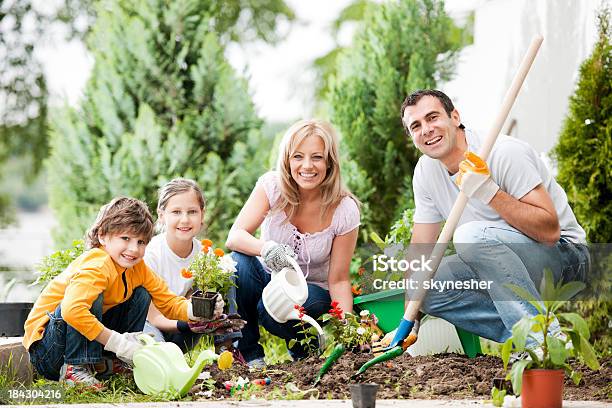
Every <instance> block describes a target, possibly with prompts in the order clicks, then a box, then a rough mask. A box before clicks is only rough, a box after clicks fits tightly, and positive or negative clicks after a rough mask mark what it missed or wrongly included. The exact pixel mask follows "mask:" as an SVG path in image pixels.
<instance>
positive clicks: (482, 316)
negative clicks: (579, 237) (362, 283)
mask: <svg viewBox="0 0 612 408" xmlns="http://www.w3.org/2000/svg"><path fill="white" fill-rule="evenodd" d="M453 242H454V243H455V249H456V254H455V255H451V256H446V257H444V258H443V260H442V262H441V263H440V266H439V267H438V270H437V272H436V275H435V277H434V280H435V281H464V280H470V279H476V280H481V281H492V282H493V283H492V285H491V286H490V288H489V289H486V290H446V291H443V292H439V291H437V290H429V291H428V293H427V297H426V298H425V301H424V303H423V307H422V310H423V312H424V313H427V314H430V315H433V316H437V317H441V318H443V319H445V320H447V321H449V322H451V323H453V324H454V325H455V326H457V327H460V328H462V329H465V330H467V331H470V332H472V333H475V334H477V335H479V336H481V337H485V338H487V339H491V340H494V341H497V342H504V341H505V340H506V339H508V337H510V335H511V330H512V326H513V325H514V324H515V323H516V322H518V321H519V320H520V319H521V318H522V317H523V316H534V315H535V314H537V310H536V309H535V307H533V306H532V305H531V304H530V303H528V302H527V301H526V300H524V299H521V298H520V297H519V296H518V295H516V294H515V293H514V292H513V291H512V290H511V289H510V288H508V287H506V286H505V285H504V284H506V283H511V284H514V285H518V286H520V287H522V288H523V289H525V290H527V292H529V293H530V294H531V295H533V296H534V298H535V299H541V296H540V294H539V292H538V290H537V288H539V285H540V282H541V280H542V277H543V271H544V268H550V269H551V270H552V272H553V275H554V277H555V282H558V281H560V280H563V281H565V282H568V281H572V280H579V281H585V279H586V271H587V269H588V265H589V255H588V250H587V248H586V246H584V245H576V244H569V243H568V242H567V241H565V240H564V239H563V238H562V239H561V240H560V241H559V242H558V243H557V244H555V245H554V246H552V247H549V246H545V245H542V244H539V243H537V242H536V241H534V240H532V239H531V238H529V237H527V236H526V235H524V234H523V233H521V232H520V231H518V230H517V229H515V228H513V227H511V226H509V225H508V224H506V223H492V222H486V221H474V222H469V223H466V224H463V225H462V226H460V227H459V228H457V230H456V231H455V234H454V237H453ZM552 330H553V331H555V330H557V331H558V327H557V328H556V329H555V327H553V328H552ZM529 342H530V343H532V344H533V342H534V340H531V339H530V341H529Z"/></svg>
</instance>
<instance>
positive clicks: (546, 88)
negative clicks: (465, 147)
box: [441, 0, 601, 153]
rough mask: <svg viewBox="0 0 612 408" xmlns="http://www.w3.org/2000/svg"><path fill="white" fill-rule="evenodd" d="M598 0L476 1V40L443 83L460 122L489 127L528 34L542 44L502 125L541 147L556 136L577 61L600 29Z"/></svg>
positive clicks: (572, 86)
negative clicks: (454, 73) (538, 36)
mask: <svg viewBox="0 0 612 408" xmlns="http://www.w3.org/2000/svg"><path fill="white" fill-rule="evenodd" d="M600 1H601V0H580V1H578V0H489V1H481V2H479V3H477V4H475V6H474V7H475V9H474V12H475V22H474V44H473V45H471V46H469V47H466V48H465V49H464V50H463V51H462V53H461V55H460V59H459V63H458V66H457V75H456V77H455V78H454V79H453V80H452V81H450V82H449V83H447V84H443V85H442V87H441V88H442V89H443V90H444V91H445V92H447V93H448V94H449V96H451V98H453V100H454V101H455V104H456V106H457V109H458V110H459V113H460V114H461V117H462V120H463V122H464V123H465V124H466V125H467V126H469V127H473V128H477V129H482V130H483V131H485V132H486V131H488V130H489V128H490V126H491V125H492V123H493V121H494V120H495V117H496V116H497V113H498V110H499V109H500V107H501V103H502V100H503V97H504V95H505V93H506V91H507V89H508V87H509V86H510V83H511V81H512V79H513V78H514V75H515V73H516V70H517V68H518V66H519V64H520V62H521V60H522V58H523V56H524V54H525V52H526V50H527V48H528V46H529V44H530V42H531V40H532V39H533V38H534V37H535V36H536V35H537V34H541V35H542V36H543V37H544V42H543V44H542V47H541V49H540V51H539V53H538V55H537V57H536V60H535V62H534V64H533V66H532V68H531V71H530V72H529V75H528V76H527V79H526V81H525V83H524V84H523V88H522V89H521V92H520V93H519V96H518V98H517V99H516V101H515V104H514V107H513V109H512V111H511V112H510V115H509V117H508V120H507V121H506V124H505V125H504V128H503V129H504V130H507V129H508V125H509V124H510V123H512V122H513V120H514V124H515V126H514V129H513V131H512V135H514V136H516V137H518V138H519V139H522V140H525V141H527V142H529V143H530V144H531V145H532V146H533V147H534V148H535V149H536V150H537V151H538V152H541V153H544V152H548V151H549V150H550V149H551V148H552V147H553V146H554V145H555V143H556V141H557V138H558V135H559V131H560V129H561V126H562V124H563V120H564V118H565V115H566V113H567V106H568V98H569V96H570V95H571V94H572V93H573V91H574V89H575V85H576V80H577V78H578V69H579V67H580V64H581V63H582V61H583V60H584V59H585V58H587V57H588V55H589V54H590V52H591V51H592V48H593V44H594V43H595V40H596V35H597V26H596V24H597V20H596V11H597V9H598V6H599V5H600Z"/></svg>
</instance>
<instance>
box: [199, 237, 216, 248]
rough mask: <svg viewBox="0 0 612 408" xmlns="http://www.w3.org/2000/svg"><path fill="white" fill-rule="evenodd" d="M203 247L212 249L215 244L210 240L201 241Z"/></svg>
mask: <svg viewBox="0 0 612 408" xmlns="http://www.w3.org/2000/svg"><path fill="white" fill-rule="evenodd" d="M200 242H201V243H202V246H203V247H211V246H212V244H213V242H212V241H211V240H210V239H203V240H202V241H200Z"/></svg>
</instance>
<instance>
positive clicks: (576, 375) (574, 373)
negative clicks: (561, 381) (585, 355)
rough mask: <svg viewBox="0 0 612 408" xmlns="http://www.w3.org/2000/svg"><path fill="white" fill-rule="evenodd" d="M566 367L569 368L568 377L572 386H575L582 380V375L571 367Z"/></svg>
mask: <svg viewBox="0 0 612 408" xmlns="http://www.w3.org/2000/svg"><path fill="white" fill-rule="evenodd" d="M567 367H568V368H570V374H569V377H570V378H571V379H572V381H573V382H574V384H576V385H578V384H580V380H581V379H582V373H580V372H578V371H574V370H572V369H571V367H569V366H567Z"/></svg>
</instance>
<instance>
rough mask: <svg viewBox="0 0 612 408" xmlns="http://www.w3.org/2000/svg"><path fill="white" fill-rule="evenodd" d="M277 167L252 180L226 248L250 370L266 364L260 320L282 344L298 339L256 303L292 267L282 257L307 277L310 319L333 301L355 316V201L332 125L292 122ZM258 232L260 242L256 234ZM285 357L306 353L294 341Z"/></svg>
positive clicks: (242, 349) (291, 323) (295, 331)
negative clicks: (275, 276)
mask: <svg viewBox="0 0 612 408" xmlns="http://www.w3.org/2000/svg"><path fill="white" fill-rule="evenodd" d="M276 167H277V169H276V171H271V172H268V173H266V174H264V175H263V176H261V177H260V178H259V180H258V181H257V184H256V185H255V188H254V189H253V192H252V193H251V196H250V197H249V199H248V200H247V202H246V203H245V205H244V207H243V208H242V210H241V211H240V214H239V215H238V218H237V219H236V221H235V222H234V225H233V226H232V229H231V231H230V233H229V237H228V239H227V242H226V244H225V245H226V246H227V248H229V249H231V250H232V251H234V253H233V254H232V256H233V257H234V260H235V261H236V262H237V263H238V265H237V270H238V271H237V281H236V284H237V285H238V288H237V290H236V292H237V293H236V297H237V299H236V301H237V304H238V313H239V314H240V315H241V316H242V317H243V318H244V319H246V320H247V325H246V326H245V327H244V329H243V330H242V335H243V338H242V339H241V340H240V342H239V343H238V348H239V349H240V352H241V353H242V355H243V356H244V358H245V360H246V361H247V362H248V363H249V365H250V366H251V367H262V366H263V365H264V361H263V357H264V351H263V348H262V347H261V345H259V344H258V340H259V327H258V322H259V323H260V324H262V325H263V327H264V328H265V329H266V330H268V331H269V332H270V333H272V334H274V335H276V336H279V337H281V338H283V339H285V340H286V341H287V342H288V341H289V340H290V339H292V338H299V337H300V335H299V333H298V330H299V329H298V328H296V327H294V326H295V324H296V322H295V321H288V322H286V323H282V324H281V323H278V322H276V321H275V320H274V319H272V317H270V315H268V313H267V312H266V310H265V308H264V306H263V302H262V300H261V295H262V291H263V289H264V287H265V286H266V285H267V284H268V282H269V281H270V271H271V270H274V271H278V270H280V269H282V268H283V267H284V266H289V264H288V263H287V261H285V259H286V257H285V256H284V255H288V256H293V257H294V258H296V259H297V262H298V264H299V265H300V267H301V268H302V271H303V272H304V274H305V275H306V280H307V282H308V299H307V300H306V302H305V303H304V305H303V306H304V308H305V309H306V313H307V314H308V315H310V316H312V317H313V318H317V317H319V316H320V315H322V314H323V313H325V312H327V311H328V310H329V307H330V303H331V300H332V299H333V300H336V301H338V302H339V304H340V307H341V308H342V309H343V310H344V311H346V312H351V311H352V310H353V296H352V293H351V285H350V278H349V266H350V262H351V257H352V255H353V251H354V250H355V244H356V242H357V234H358V227H359V224H360V222H359V202H358V201H357V199H356V198H355V197H353V195H352V194H351V193H350V192H349V191H348V190H347V189H346V188H345V187H344V186H343V184H342V180H341V177H340V162H339V155H338V137H337V135H336V133H335V131H334V129H333V128H332V126H331V125H330V124H328V123H326V122H323V121H320V120H302V121H299V122H297V123H295V124H294V125H293V126H291V127H290V128H289V129H288V130H287V132H286V133H285V135H284V136H283V139H282V142H281V146H280V149H279V156H278V161H277V166H276ZM260 226H261V238H259V239H258V238H255V236H254V235H253V234H254V233H255V231H256V230H257V229H258V228H259V227H260ZM258 256H261V258H257V257H258ZM290 353H291V354H292V356H293V357H294V358H302V357H304V356H305V354H306V352H305V350H304V349H303V348H302V347H301V346H300V345H299V343H297V344H296V345H294V346H293V347H292V348H291V349H290Z"/></svg>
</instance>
